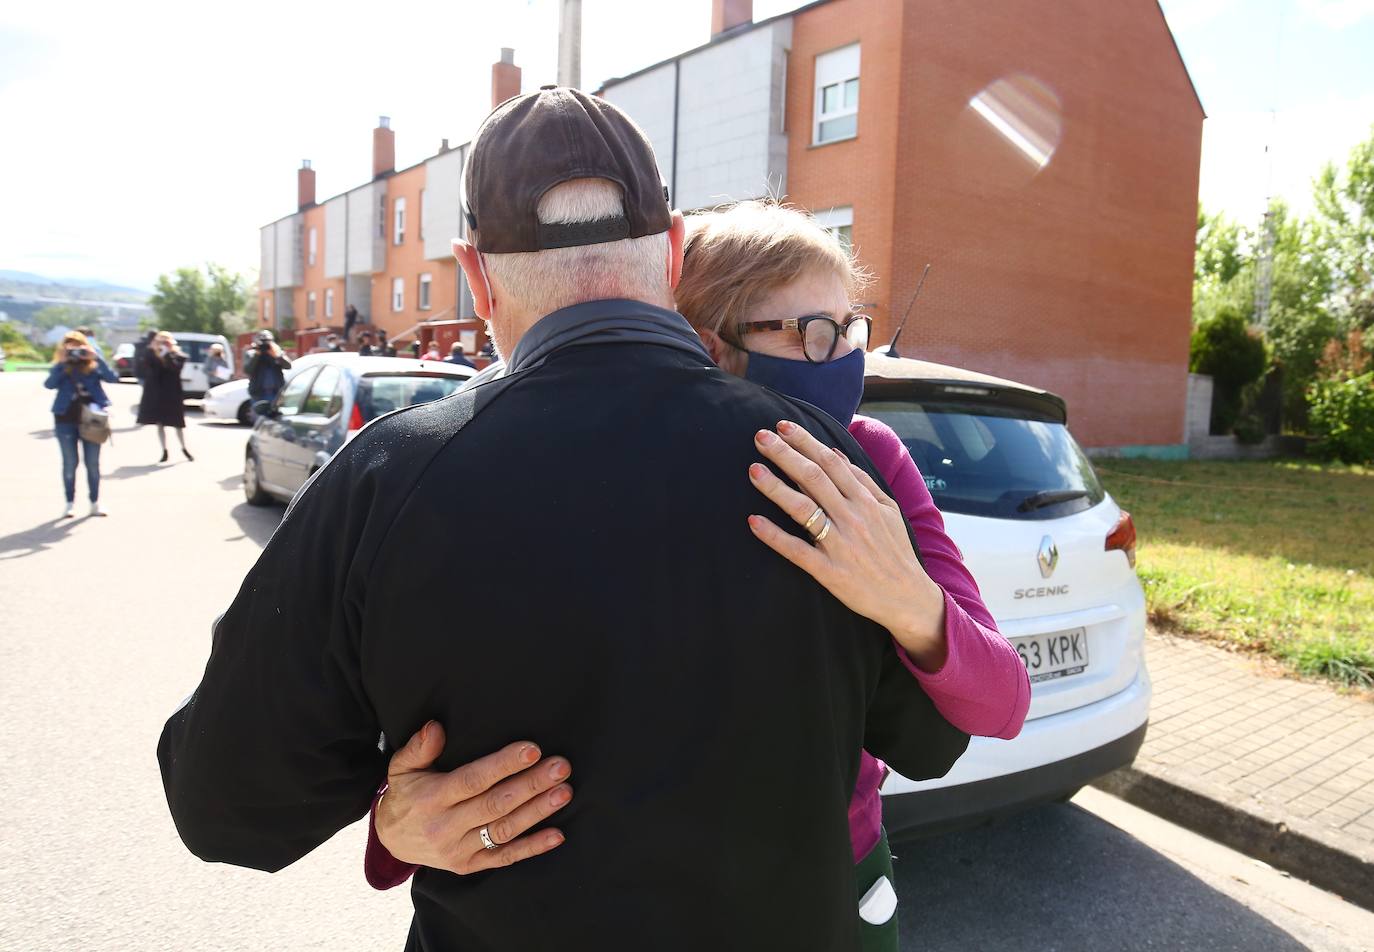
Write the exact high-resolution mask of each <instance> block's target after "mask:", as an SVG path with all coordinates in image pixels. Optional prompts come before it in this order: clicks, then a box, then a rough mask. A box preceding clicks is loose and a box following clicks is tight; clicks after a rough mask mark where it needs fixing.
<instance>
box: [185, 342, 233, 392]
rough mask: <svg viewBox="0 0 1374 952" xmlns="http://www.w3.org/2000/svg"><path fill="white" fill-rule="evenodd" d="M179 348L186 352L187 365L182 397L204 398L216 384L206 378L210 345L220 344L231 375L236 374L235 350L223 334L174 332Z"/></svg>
mask: <svg viewBox="0 0 1374 952" xmlns="http://www.w3.org/2000/svg"><path fill="white" fill-rule="evenodd" d="M172 336H173V337H174V338H176V342H177V346H179V347H180V348H181V349H182V350H183V351H185V352H186V363H185V364H184V365H183V366H182V368H181V395H182V396H183V397H195V398H199V397H203V396H205V391H207V390H209V389H210V388H211V387H212V386H214V383H213V382H212V381H211V380H209V379H208V378H207V377H206V376H205V359H206V358H207V357H209V356H210V345H211V344H219V345H220V347H221V348H223V350H224V359H225V360H226V361H227V362H228V364H229V373H230V375H231V376H232V375H233V373H234V349H233V348H232V347H230V346H229V340H228V338H226V337H225V336H224V335H223V334H195V333H192V332H190V331H173V332H172Z"/></svg>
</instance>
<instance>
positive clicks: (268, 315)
mask: <svg viewBox="0 0 1374 952" xmlns="http://www.w3.org/2000/svg"><path fill="white" fill-rule="evenodd" d="M262 322H263V323H264V324H271V323H272V295H271V294H270V293H269V294H268V296H267V297H265V298H263V299H262Z"/></svg>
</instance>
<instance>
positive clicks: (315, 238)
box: [309, 228, 320, 268]
mask: <svg viewBox="0 0 1374 952" xmlns="http://www.w3.org/2000/svg"><path fill="white" fill-rule="evenodd" d="M317 231H318V229H315V228H312V229H310V240H309V245H310V256H309V259H310V260H309V264H310V267H312V268H313V267H315V257H316V254H317V253H318V251H319V248H320V236H319V235H318V234H317Z"/></svg>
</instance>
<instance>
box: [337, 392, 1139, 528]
mask: <svg viewBox="0 0 1374 952" xmlns="http://www.w3.org/2000/svg"><path fill="white" fill-rule="evenodd" d="M362 428H363V411H362V410H360V409H359V408H358V405H357V404H356V403H355V404H353V412H352V413H350V414H349V415H348V431H349V432H350V433H353V432H356V431H358V430H361V429H362ZM1132 538H1134V536H1133V537H1132Z"/></svg>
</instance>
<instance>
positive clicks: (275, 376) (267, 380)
mask: <svg viewBox="0 0 1374 952" xmlns="http://www.w3.org/2000/svg"><path fill="white" fill-rule="evenodd" d="M290 369H291V361H289V360H287V359H286V355H285V354H278V355H277V356H275V357H273V356H272V355H271V354H269V353H267V351H265V350H263V349H262V348H260V347H259V348H254V349H253V350H252V351H250V352H249V357H248V359H247V360H246V361H244V363H243V372H244V374H246V375H247V377H248V395H249V396H250V397H253V398H255V399H257V398H261V397H272V396H276V394H277V392H278V391H280V390H281V388H282V384H283V383H285V382H286V375H285V374H284V373H283V372H282V371H285V370H290Z"/></svg>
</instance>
